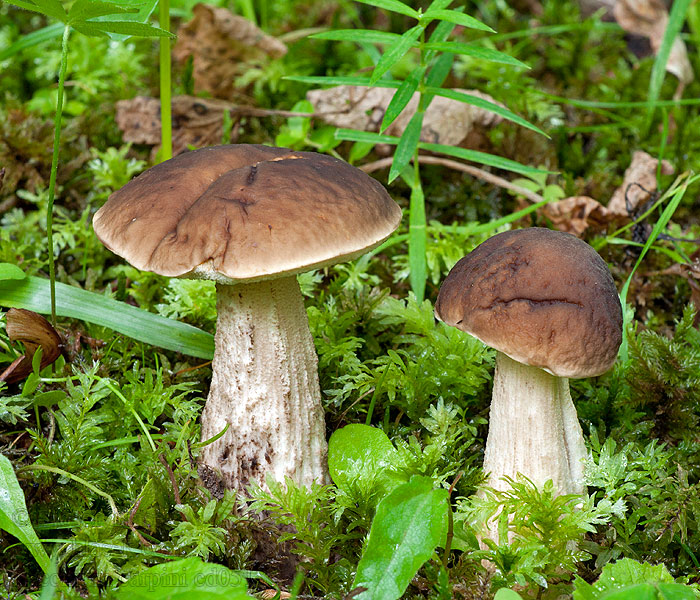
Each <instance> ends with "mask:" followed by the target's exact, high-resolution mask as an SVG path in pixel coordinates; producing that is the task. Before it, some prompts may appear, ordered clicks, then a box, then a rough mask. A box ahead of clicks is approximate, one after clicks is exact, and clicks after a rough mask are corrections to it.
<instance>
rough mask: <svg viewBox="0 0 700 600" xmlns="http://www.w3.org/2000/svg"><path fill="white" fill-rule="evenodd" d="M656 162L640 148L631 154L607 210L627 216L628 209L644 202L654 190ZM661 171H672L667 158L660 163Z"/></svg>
mask: <svg viewBox="0 0 700 600" xmlns="http://www.w3.org/2000/svg"><path fill="white" fill-rule="evenodd" d="M658 164H659V161H658V160H657V159H656V158H654V157H653V156H651V155H650V154H647V153H646V152H643V151H641V150H638V151H637V152H635V153H634V154H633V155H632V163H631V164H630V166H629V167H627V170H626V171H625V177H624V180H623V182H622V185H621V186H620V187H619V188H617V190H615V193H614V194H613V196H612V198H611V199H610V202H608V210H609V211H610V212H612V213H614V214H617V215H626V216H629V213H630V211H634V210H635V209H636V208H637V207H638V206H640V205H641V204H644V202H646V201H647V200H648V199H649V198H650V197H651V194H652V193H653V192H655V191H656V168H657V166H658ZM661 173H662V174H663V175H671V174H672V173H673V166H672V165H671V163H670V162H668V161H667V160H664V161H662V163H661ZM640 186H641V187H640ZM625 198H626V199H625ZM628 204H629V206H628Z"/></svg>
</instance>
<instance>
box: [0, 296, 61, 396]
mask: <svg viewBox="0 0 700 600" xmlns="http://www.w3.org/2000/svg"><path fill="white" fill-rule="evenodd" d="M5 321H6V327H5V329H6V331H7V335H8V337H9V338H10V340H11V341H13V342H22V343H23V344H24V349H25V352H26V353H25V354H24V355H23V356H20V357H19V358H17V359H16V360H15V361H14V362H13V363H12V364H11V365H10V366H9V367H8V368H7V369H5V370H4V371H3V372H2V373H0V381H7V382H8V383H16V382H17V381H21V380H22V379H24V378H25V377H27V375H29V374H30V373H31V372H32V359H33V358H34V353H35V352H36V351H37V350H38V349H39V348H40V347H41V350H42V355H41V368H42V369H43V368H44V367H46V366H48V365H50V364H52V363H53V362H54V361H55V360H56V359H57V358H58V357H59V356H60V355H61V350H62V349H63V342H62V340H61V336H60V335H59V334H58V332H57V331H56V330H55V329H54V328H53V326H52V325H51V323H49V322H48V321H47V320H46V319H45V318H44V317H42V316H41V315H39V314H37V313H35V312H32V311H31V310H26V309H24V308H11V309H10V310H8V311H7V314H6V315H5Z"/></svg>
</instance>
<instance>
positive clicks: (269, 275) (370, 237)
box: [93, 145, 401, 490]
mask: <svg viewBox="0 0 700 600" xmlns="http://www.w3.org/2000/svg"><path fill="white" fill-rule="evenodd" d="M400 220H401V209H400V208H399V206H398V205H397V204H396V203H395V202H394V201H393V200H392V199H391V197H390V196H389V195H388V194H387V192H386V191H385V190H384V188H383V187H382V186H381V185H380V184H379V183H378V182H377V181H375V180H374V179H372V178H371V177H369V176H368V175H366V174H365V173H363V172H362V171H360V170H359V169H356V168H354V167H351V166H350V165H348V164H347V163H345V162H343V161H341V160H337V159H335V158H331V157H329V156H324V155H321V154H316V153H312V152H293V151H291V150H288V149H286V148H272V147H266V146H255V145H230V146H217V147H212V148H204V149H201V150H196V151H193V152H188V153H186V154H182V155H180V156H178V157H176V158H173V159H171V160H168V161H166V162H164V163H161V164H159V165H157V166H155V167H153V168H151V169H149V170H148V171H145V172H144V173H142V174H141V175H140V176H138V177H136V178H135V179H134V180H132V181H131V182H129V183H128V184H127V185H126V186H124V187H123V188H122V189H120V190H118V191H117V192H115V193H114V194H112V196H110V198H109V200H108V201H107V203H106V204H105V205H104V206H103V207H102V208H101V209H100V210H98V211H97V213H96V214H95V217H94V219H93V227H94V229H95V233H96V234H97V236H98V238H99V239H100V240H101V241H102V243H103V244H104V245H105V246H107V248H109V249H110V250H112V251H113V252H114V253H116V254H118V255H119V256H122V257H123V258H125V259H126V260H128V261H129V262H130V263H131V264H132V265H134V266H135V267H137V268H139V269H143V270H148V271H153V272H155V273H159V274H161V275H167V276H171V277H190V278H204V279H213V280H214V281H216V288H217V314H218V316H217V324H216V337H215V344H216V350H215V355H214V360H213V375H212V382H211V388H210V392H209V397H208V399H207V403H206V406H205V408H204V412H203V414H202V439H209V438H211V437H214V436H215V435H216V434H218V433H220V432H221V431H223V430H224V429H225V428H226V427H227V426H228V429H227V430H226V433H225V434H224V435H223V436H221V437H220V438H219V439H218V440H216V441H215V442H213V443H211V444H209V445H207V446H206V447H205V448H204V450H203V452H202V455H201V461H202V463H203V464H204V465H206V466H208V467H209V468H211V469H213V471H214V472H216V473H218V474H220V477H221V481H222V483H223V484H224V485H225V486H226V487H229V488H235V489H239V490H245V488H246V487H247V485H248V484H249V483H250V482H251V481H257V482H258V483H260V484H261V485H263V486H264V485H265V477H266V476H267V475H268V474H269V475H271V476H272V477H273V478H275V479H277V480H280V481H282V480H283V479H284V478H285V477H286V476H289V477H291V478H292V479H293V480H295V481H296V482H297V483H299V484H302V485H306V486H309V485H310V484H311V483H312V482H314V481H319V482H324V481H326V480H327V475H326V471H327V466H326V450H327V445H326V438H325V425H324V417H323V410H322V406H321V396H320V389H319V383H318V372H317V363H318V360H317V357H316V352H315V349H314V344H313V339H312V337H311V333H310V331H309V326H308V321H307V317H306V311H305V309H304V303H303V299H302V296H301V292H300V289H299V285H298V283H297V279H296V274H297V273H299V272H302V271H306V270H310V269H316V268H320V267H324V266H327V265H330V264H333V263H337V262H341V261H346V260H351V259H353V258H355V257H357V256H360V255H361V254H363V253H364V252H366V251H367V250H369V249H370V248H373V247H375V246H377V245H378V244H380V243H381V242H382V241H383V240H384V239H386V238H387V237H388V236H389V235H390V234H391V232H392V231H394V229H396V227H397V226H398V224H399V222H400Z"/></svg>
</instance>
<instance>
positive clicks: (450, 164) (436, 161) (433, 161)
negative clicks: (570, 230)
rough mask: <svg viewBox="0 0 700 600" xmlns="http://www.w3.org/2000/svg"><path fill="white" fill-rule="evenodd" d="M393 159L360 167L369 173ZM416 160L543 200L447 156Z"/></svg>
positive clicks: (506, 181)
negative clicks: (460, 172)
mask: <svg viewBox="0 0 700 600" xmlns="http://www.w3.org/2000/svg"><path fill="white" fill-rule="evenodd" d="M393 160H394V159H393V158H392V157H391V156H390V157H388V158H382V159H380V160H376V161H374V162H371V163H367V164H366V165H362V166H361V167H360V169H361V170H362V171H364V172H365V173H371V172H372V171H378V170H379V169H384V168H386V167H389V166H391V162H392V161H393ZM418 162H419V163H421V164H426V165H441V166H443V167H447V168H448V169H454V170H455V171H462V172H463V173H468V174H469V175H472V176H473V177H476V178H477V179H482V180H484V181H486V182H487V183H491V184H493V185H497V186H498V187H502V188H505V189H507V190H511V191H513V192H515V193H516V194H520V195H521V196H525V197H526V198H527V199H528V200H530V201H531V202H535V203H537V202H542V201H543V200H544V198H543V197H542V196H540V195H539V194H537V193H536V192H533V191H532V190H528V189H526V188H524V187H520V186H519V185H515V184H514V183H511V182H510V181H508V180H507V179H503V177H499V176H498V175H493V174H492V173H489V172H488V171H484V170H483V169H479V168H477V167H472V166H471V165H465V164H464V163H461V162H458V161H456V160H450V159H449V158H440V157H439V156H425V155H422V154H421V155H420V156H419V157H418Z"/></svg>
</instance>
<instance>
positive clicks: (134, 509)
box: [126, 496, 153, 546]
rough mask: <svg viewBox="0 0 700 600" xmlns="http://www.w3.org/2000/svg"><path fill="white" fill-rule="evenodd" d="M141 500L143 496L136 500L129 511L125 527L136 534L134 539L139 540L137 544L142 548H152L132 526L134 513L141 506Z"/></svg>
mask: <svg viewBox="0 0 700 600" xmlns="http://www.w3.org/2000/svg"><path fill="white" fill-rule="evenodd" d="M142 499H143V496H140V497H138V498H137V499H136V502H135V503H134V507H133V508H132V509H131V510H130V511H129V517H128V518H127V520H126V526H127V527H128V528H129V529H131V531H133V532H134V533H135V534H136V537H137V538H139V542H141V544H142V545H143V546H152V545H153V544H151V542H149V541H148V540H147V539H146V538H145V537H143V536H142V535H141V533H140V532H139V530H138V529H136V526H135V525H134V515H135V514H136V511H137V510H138V509H139V506H141V500H142Z"/></svg>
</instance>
